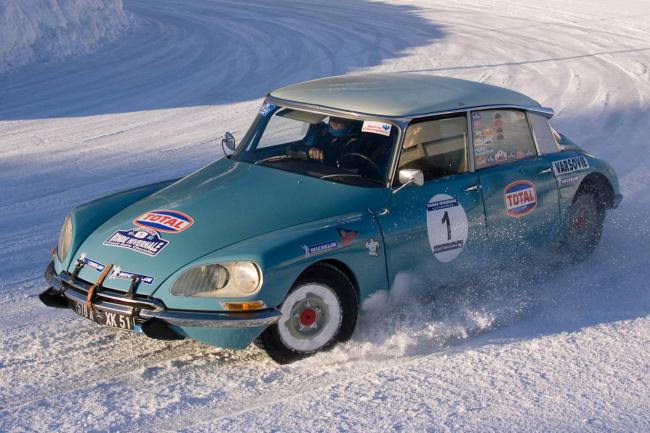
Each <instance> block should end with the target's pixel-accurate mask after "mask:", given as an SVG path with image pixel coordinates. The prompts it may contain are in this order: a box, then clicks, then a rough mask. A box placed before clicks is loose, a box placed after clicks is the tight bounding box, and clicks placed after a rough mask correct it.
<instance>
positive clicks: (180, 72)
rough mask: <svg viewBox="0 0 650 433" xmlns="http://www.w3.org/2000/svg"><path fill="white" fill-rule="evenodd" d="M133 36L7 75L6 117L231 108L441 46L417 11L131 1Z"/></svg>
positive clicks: (2, 86)
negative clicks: (280, 89) (284, 89)
mask: <svg viewBox="0 0 650 433" xmlns="http://www.w3.org/2000/svg"><path fill="white" fill-rule="evenodd" d="M124 7H125V9H126V10H127V11H128V12H130V13H131V14H132V15H133V17H134V19H133V20H132V21H133V25H132V29H131V30H130V31H129V32H127V33H126V34H125V35H123V36H122V37H120V38H119V39H117V40H115V41H112V42H107V43H105V44H104V45H102V46H101V47H100V48H99V49H98V50H97V51H96V52H94V53H92V54H87V55H82V56H80V57H76V58H73V59H69V60H65V61H62V62H57V63H48V64H36V65H31V66H28V67H25V68H22V69H20V70H18V71H16V72H14V73H11V74H8V75H5V76H2V77H1V78H2V79H1V80H0V120H18V119H37V118H54V117H74V116H90V115H98V114H109V113H125V112H134V111H144V110H157V109H164V108H178V107H189V106H207V105H223V104H232V103H236V102H241V101H248V100H254V99H258V98H260V97H262V96H263V95H265V94H266V93H267V92H269V91H271V90H272V89H274V88H277V87H280V86H283V85H287V84H290V83H295V82H299V81H304V80H307V79H314V78H319V77H323V76H328V75H337V74H345V73H348V72H350V71H353V70H357V69H362V68H367V67H372V66H377V65H380V64H382V63H384V62H386V61H388V60H390V59H394V58H398V57H401V56H404V55H406V54H408V53H409V51H410V50H412V49H414V48H416V47H419V46H423V45H427V44H430V43H431V42H433V41H435V40H438V39H441V38H443V37H444V35H445V33H444V31H443V29H442V26H440V25H437V24H434V23H432V22H430V21H428V20H426V19H425V18H423V17H422V16H420V14H419V10H418V8H416V7H414V6H410V5H390V4H385V3H381V2H372V3H369V2H367V1H363V0H333V1H329V2H326V3H314V2H308V1H302V0H300V1H292V2H270V3H269V2H266V1H263V0H255V1H252V2H244V3H242V2H239V1H230V0H222V1H218V2H205V1H188V2H177V1H171V0H160V1H156V2H149V1H137V0H131V1H129V0H125V1H124Z"/></svg>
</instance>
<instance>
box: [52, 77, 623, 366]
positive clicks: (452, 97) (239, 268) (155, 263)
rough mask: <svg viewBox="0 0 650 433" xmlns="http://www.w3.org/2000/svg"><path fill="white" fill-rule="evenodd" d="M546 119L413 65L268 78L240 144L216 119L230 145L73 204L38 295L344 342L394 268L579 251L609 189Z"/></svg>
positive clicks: (320, 346)
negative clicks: (403, 70)
mask: <svg viewBox="0 0 650 433" xmlns="http://www.w3.org/2000/svg"><path fill="white" fill-rule="evenodd" d="M552 115H553V111H552V110H551V109H549V108H544V107H541V106H540V105H539V104H538V103H537V102H535V101H534V100H532V99H530V98H528V97H526V96H524V95H522V94H520V93H517V92H514V91H511V90H506V89H502V88H499V87H495V86H491V85H486V84H480V83H475V82H469V81H464V80H458V79H452V78H445V77H436V76H430V75H420V74H366V75H353V76H341V77H332V78H325V79H320V80H315V81H309V82H305V83H300V84H296V85H291V86H288V87H285V88H282V89H279V90H276V91H273V92H271V93H270V94H269V95H268V96H267V98H266V100H265V101H264V104H263V105H262V107H261V109H260V111H259V114H258V115H257V117H256V118H255V120H254V121H253V124H252V126H251V127H250V129H249V131H248V132H247V133H246V135H245V136H244V137H243V139H242V140H241V142H240V143H238V144H237V145H235V141H234V137H233V136H232V135H231V134H230V133H226V136H225V137H226V138H225V139H224V140H223V148H224V152H225V153H228V154H229V155H228V156H227V157H226V158H224V159H221V160H219V161H216V162H214V163H212V164H210V165H208V166H207V167H205V168H203V169H201V170H199V171H197V172H196V173H193V174H191V175H189V176H187V177H184V178H181V179H174V180H170V181H166V182H159V183H155V184H152V185H146V186H142V187H140V188H136V189H131V190H128V191H123V192H119V193H116V194H113V195H110V196H107V197H103V198H100V199H98V200H95V201H92V202H90V203H86V204H83V205H81V206H79V207H77V208H75V209H73V210H72V211H71V212H70V214H69V215H68V217H67V218H66V220H65V223H64V225H63V229H62V232H61V235H60V239H59V241H58V245H57V247H56V249H55V251H54V252H53V258H52V262H51V263H50V265H49V266H48V268H47V270H46V274H45V275H46V280H47V282H48V284H49V286H50V288H48V289H47V290H46V291H45V292H43V293H42V294H41V295H40V298H41V300H42V301H43V302H44V303H45V304H46V305H49V306H53V307H63V308H72V310H74V311H75V312H76V313H77V314H78V315H80V316H83V317H85V318H86V319H90V320H92V321H94V322H96V323H98V324H100V325H105V326H112V327H115V328H122V329H128V330H134V331H135V332H139V333H144V334H145V335H147V336H149V337H151V338H157V339H181V338H190V339H194V340H198V341H202V342H205V343H207V344H211V345H215V346H219V347H225V348H234V349H239V348H244V347H246V346H248V345H249V344H250V343H251V342H253V341H256V342H257V343H258V344H259V345H261V346H262V347H263V348H264V349H265V350H266V351H267V352H268V353H269V355H270V356H271V357H272V358H273V359H275V360H276V361H278V362H290V361H293V360H295V359H299V358H301V357H304V356H307V355H309V354H312V353H314V352H316V351H320V350H325V349H328V348H330V347H332V346H333V345H334V344H336V343H337V342H340V341H345V340H346V339H349V338H350V336H351V335H352V333H353V331H354V328H355V324H356V321H357V315H358V314H359V305H360V303H361V302H362V301H363V300H364V299H365V298H367V297H368V296H369V295H371V294H372V293H374V292H377V291H379V290H386V289H388V288H389V287H391V284H392V282H393V281H394V279H395V276H396V275H397V274H398V273H402V272H407V273H413V274H416V275H417V276H418V278H420V279H422V280H426V281H431V282H433V283H446V282H448V281H453V280H454V279H455V278H458V276H460V275H466V274H468V273H471V272H481V270H482V269H484V268H485V266H493V265H494V262H495V261H496V262H508V261H510V262H512V261H513V259H515V258H518V257H521V256H523V255H530V254H533V253H536V254H543V255H544V256H545V257H553V258H557V259H559V260H562V261H567V260H570V261H578V260H581V259H584V258H585V257H587V256H588V255H589V254H590V253H591V252H592V251H593V249H594V248H595V247H596V244H597V243H598V241H599V238H600V235H601V231H602V227H603V222H604V215H605V211H606V209H611V208H615V207H617V206H618V204H619V202H620V201H621V198H622V196H621V194H620V192H619V187H618V181H617V178H616V175H615V173H614V171H613V170H612V169H611V167H610V166H609V165H607V163H605V162H603V161H601V160H599V159H597V158H595V157H593V156H592V155H589V154H588V153H586V152H585V151H583V150H581V149H580V148H579V147H577V146H576V145H574V144H573V143H572V142H571V141H569V140H568V139H567V138H566V137H564V136H562V135H560V134H558V133H557V132H555V131H554V130H553V129H552V128H551V127H550V126H549V122H548V119H549V118H551V117H552ZM487 258H489V260H488V259H487Z"/></svg>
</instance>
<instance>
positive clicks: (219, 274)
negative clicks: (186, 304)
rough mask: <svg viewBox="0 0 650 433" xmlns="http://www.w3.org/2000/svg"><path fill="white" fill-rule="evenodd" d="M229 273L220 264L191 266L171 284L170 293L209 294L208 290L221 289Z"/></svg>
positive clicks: (185, 294) (224, 285) (226, 281)
mask: <svg viewBox="0 0 650 433" xmlns="http://www.w3.org/2000/svg"><path fill="white" fill-rule="evenodd" d="M229 279H230V275H229V274H228V270H227V269H226V268H224V267H223V266H221V265H203V266H197V267H196V268H192V269H190V270H189V271H187V272H185V273H184V274H183V275H181V276H180V278H179V279H178V280H176V282H175V283H174V285H173V286H172V295H176V296H210V294H211V293H210V292H212V293H214V292H215V291H216V290H219V289H223V288H224V287H226V284H228V280H229Z"/></svg>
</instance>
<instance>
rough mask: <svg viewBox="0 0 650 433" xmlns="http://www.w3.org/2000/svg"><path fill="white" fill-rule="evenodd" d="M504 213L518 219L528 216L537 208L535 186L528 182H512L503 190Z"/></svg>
mask: <svg viewBox="0 0 650 433" xmlns="http://www.w3.org/2000/svg"><path fill="white" fill-rule="evenodd" d="M503 199H504V200H505V204H506V213H507V214H508V215H510V216H511V217H515V218H519V217H522V216H524V215H528V214H529V213H531V212H532V211H534V210H535V208H537V190H536V189H535V184H534V183H532V182H530V181H528V180H518V181H516V182H512V183H511V184H509V185H508V186H506V187H505V188H504V189H503Z"/></svg>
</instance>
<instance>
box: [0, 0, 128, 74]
mask: <svg viewBox="0 0 650 433" xmlns="http://www.w3.org/2000/svg"><path fill="white" fill-rule="evenodd" d="M128 23H129V19H128V17H127V14H126V13H125V11H124V9H123V6H122V0H0V73H4V72H7V71H10V70H12V69H15V68H17V67H20V66H23V65H26V64H29V63H32V62H40V61H48V60H57V59H62V58H64V57H68V56H71V55H74V54H79V53H84V52H88V51H91V50H93V49H94V48H95V47H96V46H97V44H98V43H99V42H100V41H102V40H107V39H111V38H114V37H116V36H117V35H119V34H120V33H121V32H123V31H124V30H125V29H126V28H127V26H128Z"/></svg>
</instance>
